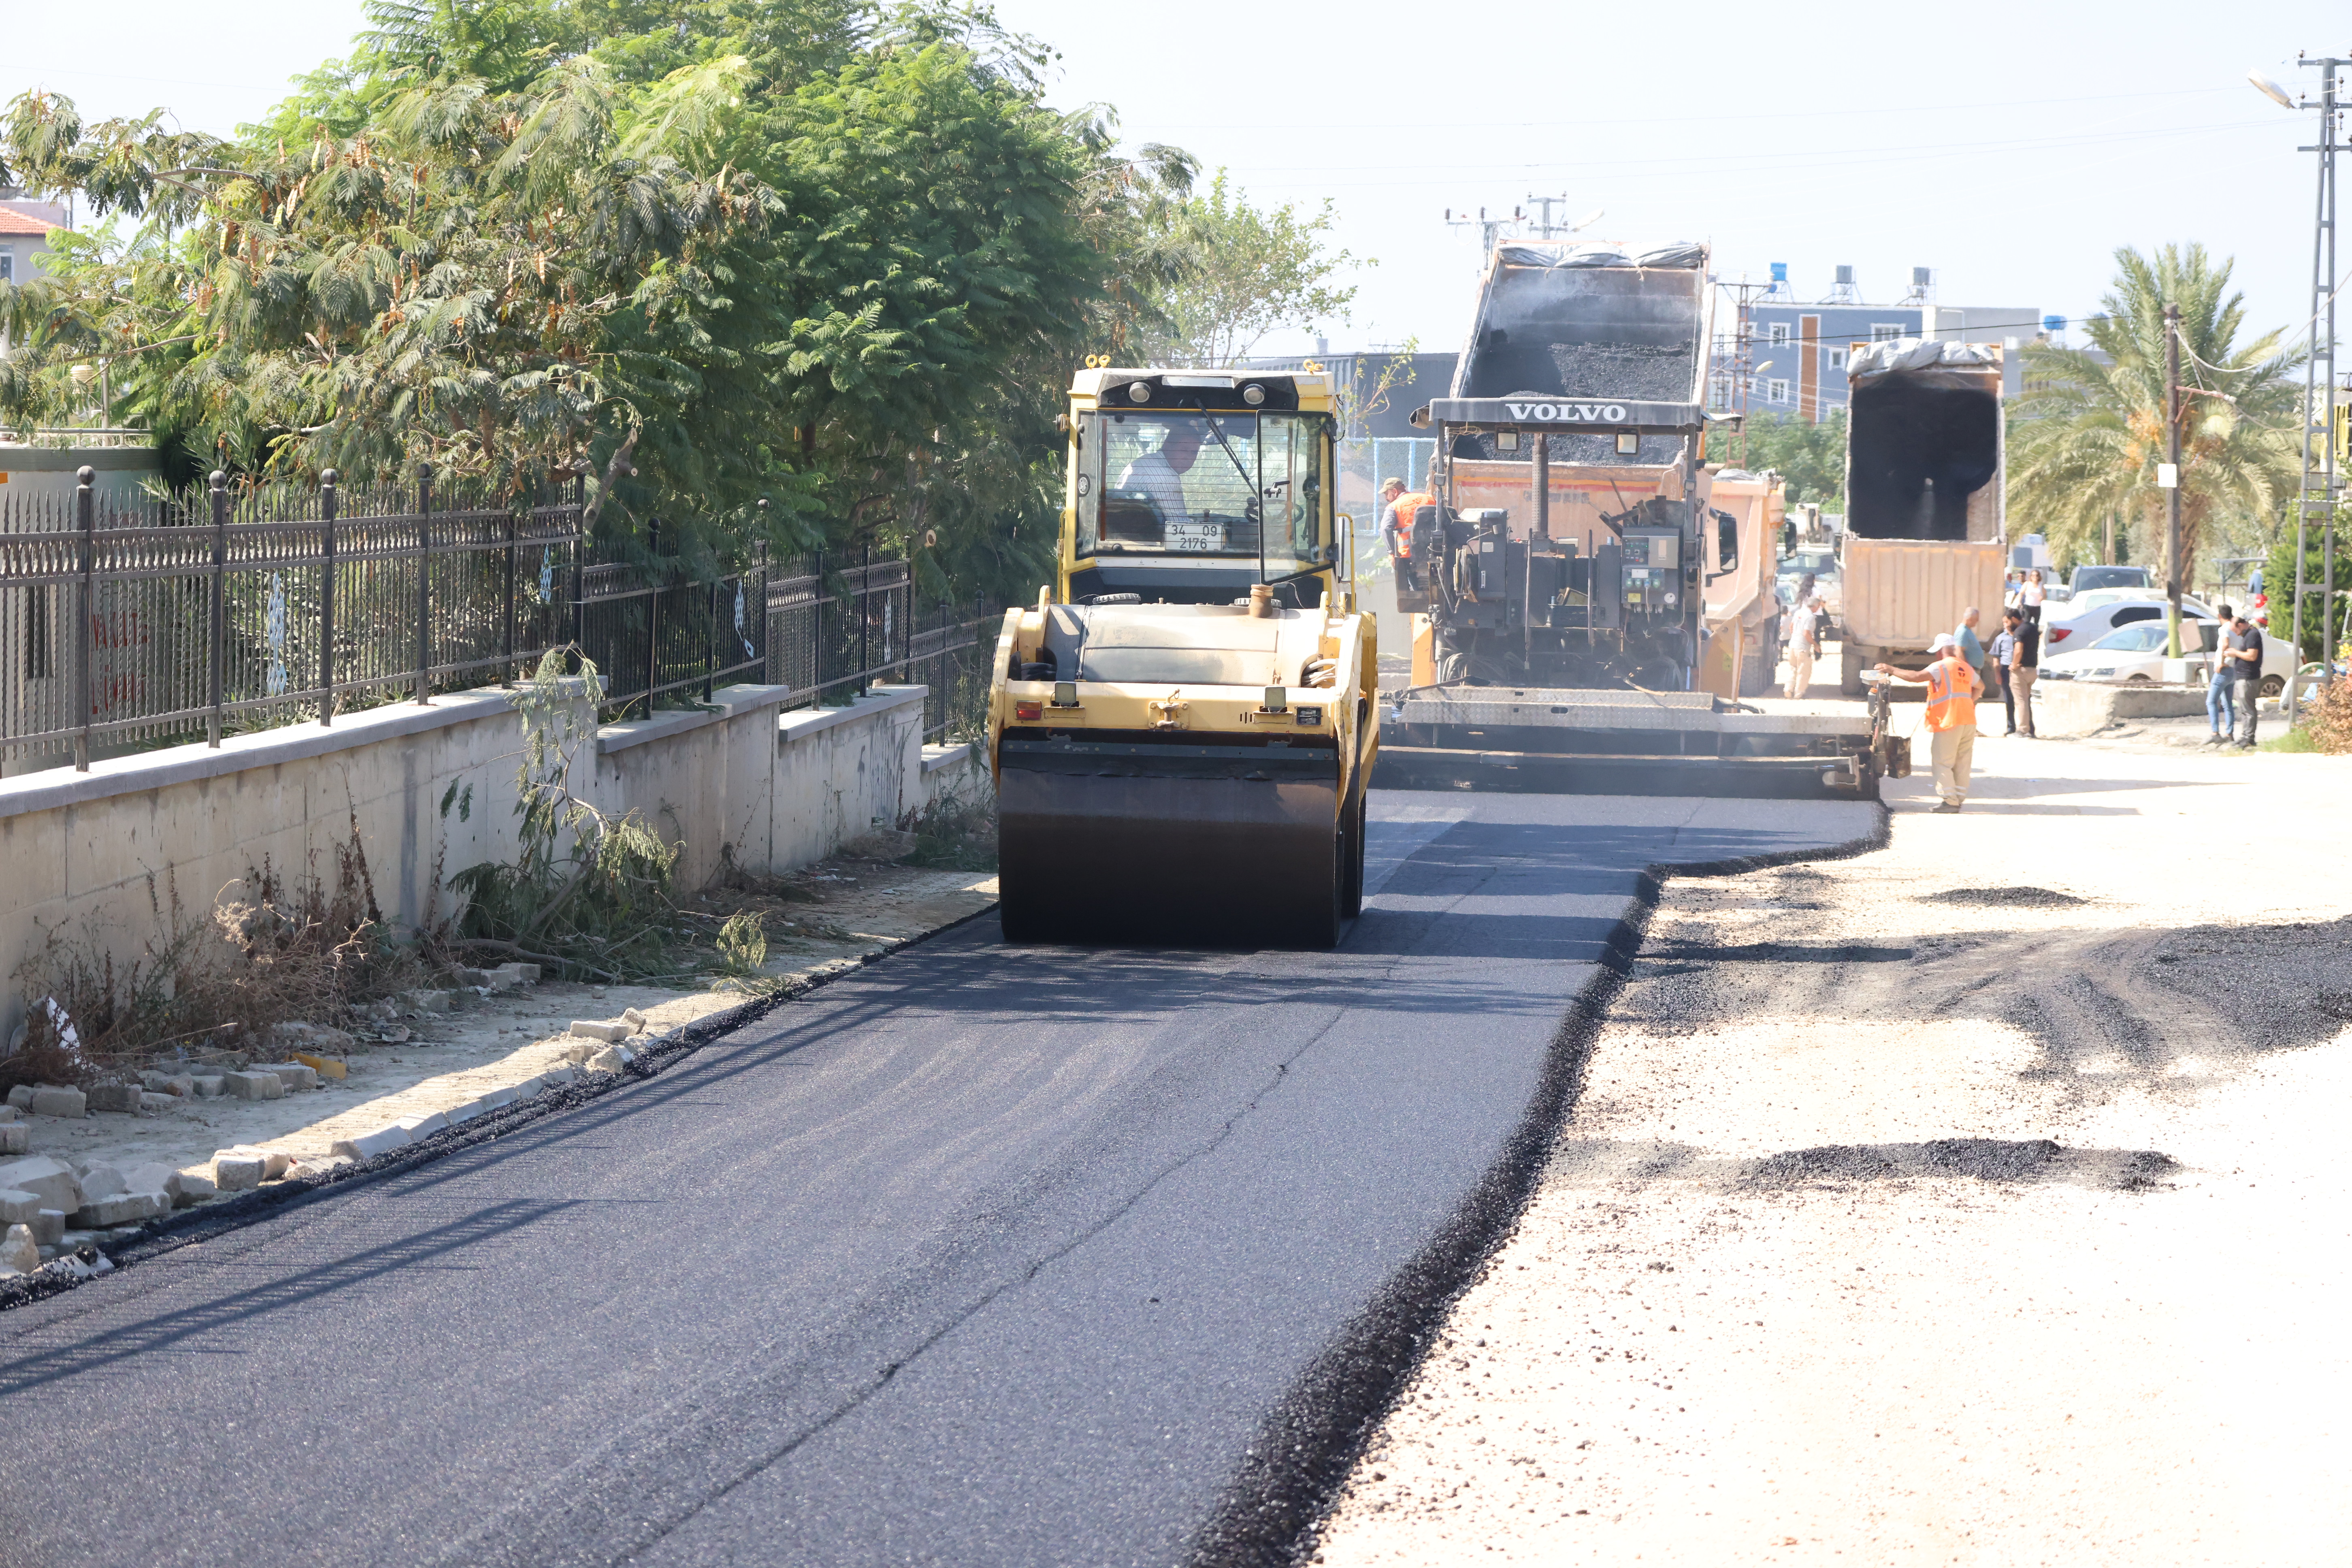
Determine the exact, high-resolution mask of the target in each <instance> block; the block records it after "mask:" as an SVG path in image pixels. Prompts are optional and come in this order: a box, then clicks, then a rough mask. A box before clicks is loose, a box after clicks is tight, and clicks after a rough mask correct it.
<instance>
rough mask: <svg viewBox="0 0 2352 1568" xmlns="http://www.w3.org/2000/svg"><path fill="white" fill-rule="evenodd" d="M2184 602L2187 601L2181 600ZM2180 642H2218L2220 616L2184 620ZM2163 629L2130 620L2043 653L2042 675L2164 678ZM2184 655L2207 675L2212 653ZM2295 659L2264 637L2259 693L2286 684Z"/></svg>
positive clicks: (2270, 693)
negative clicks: (2069, 649)
mask: <svg viewBox="0 0 2352 1568" xmlns="http://www.w3.org/2000/svg"><path fill="white" fill-rule="evenodd" d="M2181 605H2182V607H2183V608H2184V609H2185V608H2187V607H2188V601H2187V600H2185V599H2184V600H2183V601H2181ZM2180 632H2181V642H2182V645H2183V646H2184V647H2189V648H2192V649H2193V648H2197V647H2199V646H2200V643H2203V642H2209V641H2210V642H2211V643H2212V644H2213V645H2214V646H2215V647H2219V646H2220V645H2221V636H2222V633H2221V623H2220V622H2219V621H2211V620H2206V621H2199V622H2197V623H2196V624H2195V625H2194V626H2191V625H2190V624H2189V623H2188V622H2185V621H2184V622H2183V623H2182V624H2181V627H2180ZM2165 640H2166V639H2165V629H2164V623H2163V622H2162V621H2146V620H2141V621H2134V622H2132V623H2131V624H2130V625H2128V626H2118V627H2116V629H2115V630H2114V631H2111V632H2109V633H2107V635H2106V636H2105V637H2100V638H2099V639H2098V640H2097V641H2095V642H2094V643H2092V644H2091V646H2090V647H2084V648H2077V649H2076V650H2075V651H2074V652H2073V653H2062V654H2059V655H2057V656H2055V657H2053V656H2052V655H2050V654H2047V653H2045V654H2043V655H2042V676H2041V679H2043V680H2125V681H2153V680H2161V679H2164V647H2165ZM2189 658H2192V659H2194V660H2196V661H2197V663H2196V665H2195V666H2194V667H2193V668H2191V670H2190V678H2191V679H2195V680H2200V681H2201V680H2205V679H2210V674H2211V671H2212V668H2213V659H2212V656H2211V655H2210V654H2207V653H2203V652H2192V653H2190V654H2189ZM2293 666H2294V660H2293V659H2291V658H2288V657H2287V650H2286V644H2285V643H2284V642H2283V641H2281V640H2280V639H2279V638H2277V637H2263V679H2262V684H2261V686H2260V687H2259V688H2257V689H2258V690H2259V691H2260V692H2261V693H2262V695H2263V696H2264V697H2276V696H2277V695H2278V694H2279V693H2280V692H2282V691H2284V690H2285V689H2286V678H2287V672H2288V671H2289V670H2290V669H2291V668H2293Z"/></svg>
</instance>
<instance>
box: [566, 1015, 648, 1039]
mask: <svg viewBox="0 0 2352 1568" xmlns="http://www.w3.org/2000/svg"><path fill="white" fill-rule="evenodd" d="M572 1033H573V1034H575V1035H577V1036H579V1037H581V1038H582V1039H583V1040H603V1041H604V1042H605V1043H606V1044H607V1045H610V1044H612V1043H614V1042H615V1041H619V1040H625V1039H627V1038H628V1037H630V1036H631V1035H634V1034H635V1033H636V1031H635V1029H633V1028H631V1027H629V1026H628V1025H626V1024H607V1023H600V1022H597V1021H596V1020H594V1019H591V1018H574V1019H573V1020H572Z"/></svg>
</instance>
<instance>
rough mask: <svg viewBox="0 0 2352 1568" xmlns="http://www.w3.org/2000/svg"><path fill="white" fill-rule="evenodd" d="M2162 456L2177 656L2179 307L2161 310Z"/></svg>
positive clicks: (2169, 642) (2168, 647)
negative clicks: (2167, 473)
mask: <svg viewBox="0 0 2352 1568" xmlns="http://www.w3.org/2000/svg"><path fill="white" fill-rule="evenodd" d="M2164 455H2165V461H2166V465H2167V466H2168V468H2170V469H2171V470H2172V473H2171V479H2172V483H2171V484H2170V485H2168V486H2167V487H2166V488H2165V493H2164V512H2165V519H2164V596H2165V598H2166V599H2167V600H2168V601H2169V602H2170V604H2171V605H2172V608H2171V610H2170V612H2169V613H2168V615H2167V616H2166V619H2167V620H2168V622H2169V623H2170V626H2171V629H2170V631H2169V633H2168V635H2167V637H2166V638H2165V650H2164V651H2165V657H2166V658H2179V657H2180V307H2179V305H2167V306H2166V307H2165V308H2164Z"/></svg>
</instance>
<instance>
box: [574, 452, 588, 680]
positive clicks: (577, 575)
mask: <svg viewBox="0 0 2352 1568" xmlns="http://www.w3.org/2000/svg"><path fill="white" fill-rule="evenodd" d="M572 506H573V507H574V508H575V509H576V515H575V516H574V517H573V519H572V642H573V643H575V644H577V645H578V646H579V647H580V648H583V649H584V648H586V647H587V646H588V639H587V638H586V637H583V636H582V635H581V629H582V628H581V625H580V623H581V620H582V618H583V613H582V606H581V603H580V595H581V591H582V589H583V587H584V586H585V584H584V583H583V563H585V562H586V560H587V558H588V476H587V474H586V473H585V472H584V471H583V472H581V473H577V474H574V475H572Z"/></svg>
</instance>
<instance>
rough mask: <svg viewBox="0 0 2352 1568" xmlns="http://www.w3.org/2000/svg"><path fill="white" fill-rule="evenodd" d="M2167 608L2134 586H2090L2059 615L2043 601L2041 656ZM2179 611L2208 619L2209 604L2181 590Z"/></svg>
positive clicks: (2160, 615) (2076, 645)
mask: <svg viewBox="0 0 2352 1568" xmlns="http://www.w3.org/2000/svg"><path fill="white" fill-rule="evenodd" d="M2168 608H2169V604H2168V601H2167V600H2164V599H2157V598H2150V597H2149V596H2148V595H2146V594H2144V593H2142V592H2140V591H2139V590H2138V589H2137V588H2093V589H2091V590H2090V591H2088V592H2087V593H2083V594H2078V595H2075V597H2074V600H2073V601H2072V602H2070V603H2069V604H2068V605H2066V607H2065V611H2064V613H2063V615H2061V614H2053V612H2052V610H2051V608H2050V606H2048V605H2043V606H2042V658H2043V659H2044V660H2045V661H2046V660H2047V659H2048V658H2049V657H2050V656H2051V655H2052V654H2053V653H2071V652H2073V651H2074V649H2075V648H2082V647H2089V646H2090V645H2091V644H2092V643H2094V642H2096V641H2097V640H2098V639H2099V638H2101V637H2105V636H2106V635H2107V634H2108V633H2109V632H2111V631H2114V630H2115V629H2116V627H2118V626H2130V625H2132V624H2133V623H2135V622H2137V621H2158V622H2161V621H2162V620H2163V619H2164V617H2165V615H2166V613H2167V611H2168ZM2180 614H2181V616H2182V618H2183V619H2188V618H2191V617H2194V618H2196V619H2198V620H2209V621H2210V620H2211V619H2212V618H2213V607H2212V606H2211V605H2208V604H2206V603H2205V601H2203V600H2202V599H2200V598H2196V597H2194V596H2193V595H2188V594H2183V595H2181V596H2180ZM2069 644H2072V645H2073V647H2069V646H2068V645H2069Z"/></svg>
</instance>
